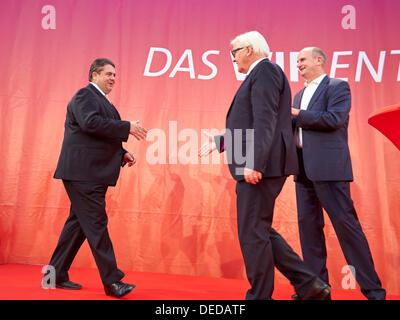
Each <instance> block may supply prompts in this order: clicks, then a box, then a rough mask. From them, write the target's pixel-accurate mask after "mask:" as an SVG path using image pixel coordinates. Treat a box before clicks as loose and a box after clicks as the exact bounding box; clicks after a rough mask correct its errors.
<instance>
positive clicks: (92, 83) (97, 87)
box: [90, 82, 107, 98]
mask: <svg viewBox="0 0 400 320" xmlns="http://www.w3.org/2000/svg"><path fill="white" fill-rule="evenodd" d="M90 84H91V85H93V86H94V87H95V88H96V89H97V90H99V91H100V92H101V94H102V95H103V96H105V97H106V98H107V96H106V94H105V93H104V92H103V91H102V90H101V89H100V88H99V86H98V85H97V84H95V83H94V82H90Z"/></svg>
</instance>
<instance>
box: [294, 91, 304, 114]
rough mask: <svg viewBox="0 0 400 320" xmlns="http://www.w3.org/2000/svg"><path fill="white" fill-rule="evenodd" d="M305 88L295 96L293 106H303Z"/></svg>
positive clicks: (298, 107)
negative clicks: (302, 99)
mask: <svg viewBox="0 0 400 320" xmlns="http://www.w3.org/2000/svg"><path fill="white" fill-rule="evenodd" d="M304 89H305V88H303V89H301V90H300V91H299V92H298V93H297V94H296V95H295V96H294V101H293V108H295V109H300V106H301V98H303V93H304Z"/></svg>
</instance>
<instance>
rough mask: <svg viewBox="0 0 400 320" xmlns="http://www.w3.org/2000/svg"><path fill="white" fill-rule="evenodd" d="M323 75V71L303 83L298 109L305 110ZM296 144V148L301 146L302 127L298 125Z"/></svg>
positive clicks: (324, 75)
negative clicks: (316, 76)
mask: <svg viewBox="0 0 400 320" xmlns="http://www.w3.org/2000/svg"><path fill="white" fill-rule="evenodd" d="M325 77H326V74H325V73H324V74H322V75H320V76H319V77H318V78H316V79H314V80H313V81H311V82H310V83H308V82H307V81H306V83H305V84H304V85H305V87H306V88H305V89H304V92H303V96H302V97H301V103H300V110H307V108H308V104H309V103H310V101H311V98H312V96H313V95H314V93H315V91H316V90H317V88H318V86H319V84H320V83H321V81H322V80H323V79H324V78H325ZM296 145H297V148H303V132H302V128H300V127H299V128H298V132H297V138H296Z"/></svg>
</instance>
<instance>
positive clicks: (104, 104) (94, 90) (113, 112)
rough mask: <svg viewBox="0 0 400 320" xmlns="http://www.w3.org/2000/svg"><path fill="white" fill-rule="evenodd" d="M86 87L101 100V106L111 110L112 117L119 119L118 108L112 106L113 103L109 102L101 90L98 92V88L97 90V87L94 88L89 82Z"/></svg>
mask: <svg viewBox="0 0 400 320" xmlns="http://www.w3.org/2000/svg"><path fill="white" fill-rule="evenodd" d="M87 88H89V89H90V90H92V92H94V93H95V94H96V95H97V96H98V97H99V98H100V99H101V101H102V102H103V106H104V107H105V108H106V109H108V110H109V111H110V112H112V114H113V115H114V117H115V118H116V119H118V120H119V119H121V116H120V115H119V113H118V110H117V109H116V108H115V107H114V105H113V104H112V103H111V102H110V100H108V99H107V98H106V96H105V95H103V94H102V93H101V92H99V90H97V88H95V87H94V86H93V85H91V84H90V83H89V85H88V86H87Z"/></svg>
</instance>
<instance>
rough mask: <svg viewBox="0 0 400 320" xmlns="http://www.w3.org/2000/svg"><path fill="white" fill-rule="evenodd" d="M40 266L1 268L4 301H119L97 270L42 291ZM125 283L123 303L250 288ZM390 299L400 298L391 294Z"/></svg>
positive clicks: (349, 296) (214, 281) (287, 289)
mask: <svg viewBox="0 0 400 320" xmlns="http://www.w3.org/2000/svg"><path fill="white" fill-rule="evenodd" d="M42 268H43V266H40V265H23V264H4V265H0V299H1V300H115V299H114V298H111V297H108V296H106V295H105V293H104V290H103V286H102V283H101V281H100V277H99V274H98V271H97V269H94V268H71V270H70V272H69V276H70V279H71V280H72V281H74V282H77V283H79V284H81V285H82V289H81V290H63V289H44V288H42V285H41V281H42V277H43V274H42V272H41V271H42ZM124 272H125V278H124V279H123V281H124V282H127V283H133V284H135V285H136V288H135V289H134V290H133V291H132V292H131V293H130V294H129V295H127V296H125V297H124V298H122V300H243V299H244V296H245V293H246V291H247V289H248V288H249V285H248V282H247V281H246V280H237V279H221V278H211V277H195V276H185V275H173V274H158V273H148V272H136V271H125V270H124ZM293 293H294V291H293V288H292V287H291V286H290V285H289V284H275V291H274V295H273V298H274V299H276V300H290V297H291V295H292V294H293ZM332 299H333V300H365V297H364V296H363V295H362V294H361V292H360V291H359V290H339V289H335V288H333V289H332ZM387 299H388V300H400V296H393V295H388V296H387Z"/></svg>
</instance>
